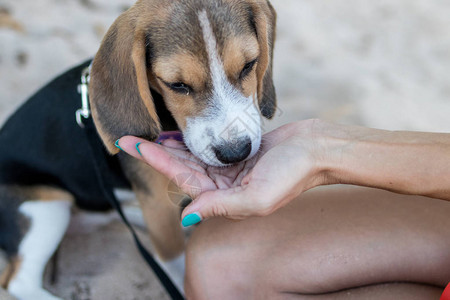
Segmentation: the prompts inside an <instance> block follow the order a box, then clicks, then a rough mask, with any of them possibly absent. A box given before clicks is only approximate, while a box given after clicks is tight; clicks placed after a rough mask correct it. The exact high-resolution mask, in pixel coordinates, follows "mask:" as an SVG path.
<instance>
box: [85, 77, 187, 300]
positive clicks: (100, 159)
mask: <svg viewBox="0 0 450 300" xmlns="http://www.w3.org/2000/svg"><path fill="white" fill-rule="evenodd" d="M88 85H89V71H88V68H86V69H84V70H83V74H82V77H81V85H80V93H81V99H82V101H81V102H82V107H81V108H80V109H78V110H77V111H76V120H77V123H78V125H79V126H80V127H81V128H84V131H85V133H86V137H87V140H88V142H89V146H90V150H91V155H92V162H93V166H94V167H95V174H96V175H97V182H98V183H99V188H100V189H101V190H102V193H103V194H104V196H105V198H106V199H107V200H108V201H109V203H110V204H111V205H112V207H114V208H115V209H116V210H117V212H118V213H119V215H120V217H121V218H122V220H123V222H124V223H125V225H126V226H127V227H128V229H129V230H130V232H131V234H132V235H133V239H134V242H135V243H136V247H137V248H138V250H139V252H140V253H141V255H142V257H143V258H144V259H145V261H146V262H147V264H148V265H149V266H150V267H151V268H152V270H153V272H154V273H155V275H156V276H157V277H158V279H159V280H160V282H161V284H162V285H163V286H164V288H165V289H166V291H167V293H168V294H169V295H170V297H171V298H172V299H174V300H178V299H184V297H183V296H182V295H181V293H180V292H179V291H178V289H177V288H176V287H175V285H174V284H173V282H172V280H170V278H169V277H168V276H167V274H166V273H165V272H164V271H163V270H162V268H161V266H160V265H159V264H158V263H157V262H156V261H155V259H154V257H153V256H152V255H151V254H150V252H149V251H148V250H147V249H146V248H145V247H144V246H143V245H142V243H141V241H140V240H139V238H138V236H137V234H136V232H135V231H134V228H133V226H131V224H130V223H129V222H128V219H127V218H126V216H125V214H124V213H123V211H122V207H121V205H120V203H119V201H117V199H116V197H115V195H114V193H113V189H112V186H111V185H110V184H109V183H110V182H113V181H114V178H113V176H111V175H110V173H108V170H109V165H108V161H107V159H106V158H105V157H104V156H102V155H101V154H102V153H101V152H102V151H101V149H102V148H103V143H102V142H101V141H100V139H99V138H98V134H97V130H96V129H95V126H94V121H93V120H92V117H91V114H90V110H89V101H88Z"/></svg>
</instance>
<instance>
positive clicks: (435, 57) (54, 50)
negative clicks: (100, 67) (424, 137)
mask: <svg viewBox="0 0 450 300" xmlns="http://www.w3.org/2000/svg"><path fill="white" fill-rule="evenodd" d="M131 4H132V1H126V0H78V1H75V0H73V1H69V0H33V1H25V0H0V123H2V122H3V121H4V120H5V119H6V117H7V116H8V115H10V114H11V113H12V112H13V111H14V110H15V109H16V108H17V107H18V106H19V105H20V104H21V103H22V102H23V101H24V100H25V99H26V98H27V97H28V96H29V95H31V94H32V93H33V92H35V91H36V90H37V89H38V88H39V87H40V86H42V85H43V84H45V83H46V82H47V81H48V80H50V79H51V78H53V77H55V76H56V75H57V74H59V73H61V72H63V71H64V70H65V69H67V68H69V67H71V66H73V65H76V64H77V63H80V62H82V61H84V60H85V59H87V58H89V57H92V56H93V55H94V54H95V52H96V49H97V48H98V46H99V44H100V42H101V39H102V37H103V35H104V33H105V32H106V30H107V29H108V27H109V26H110V24H111V23H112V22H113V20H114V19H115V18H116V17H117V16H118V15H119V14H120V13H121V12H122V11H123V10H124V9H126V8H127V7H129V6H130V5H131ZM273 4H274V6H275V7H276V9H277V11H278V21H279V22H278V25H279V26H278V34H277V44H276V50H275V59H274V63H275V65H274V69H275V71H274V80H275V85H276V87H277V92H278V99H279V104H278V106H279V111H278V114H277V116H276V119H275V120H274V121H272V122H267V123H266V124H265V127H264V129H265V130H266V131H268V130H270V129H272V128H274V127H276V126H279V125H281V124H284V123H287V122H290V121H293V120H298V119H306V118H322V119H326V120H329V121H333V122H339V123H351V124H359V125H364V126H370V127H376V128H384V129H389V130H421V131H441V132H449V131H450V117H449V116H450V75H449V70H450V18H449V17H448V16H449V15H450V1H445V0H395V1H388V0H380V1H369V0H334V1H327V0H314V1H313V0H273ZM4 146H5V145H2V147H4ZM0 171H1V170H0ZM74 214H75V220H76V221H74V222H73V223H72V227H71V230H70V232H69V233H68V234H67V236H66V238H65V239H64V241H63V243H62V245H61V249H60V251H59V264H58V266H57V270H58V273H57V274H58V276H57V282H56V283H53V284H51V283H50V281H49V279H48V278H47V279H46V286H47V287H48V288H50V289H51V290H52V291H53V292H55V293H56V294H57V295H59V296H61V297H63V298H65V299H73V300H81V299H85V300H87V299H92V300H103V299H108V300H113V299H168V298H167V296H165V295H164V292H163V291H162V290H161V287H160V286H159V283H158V282H156V281H155V279H154V277H153V275H152V274H151V272H150V271H149V270H148V269H147V267H146V266H145V264H143V263H142V260H141V258H140V257H139V254H138V253H137V251H136V249H135V248H134V245H133V244H132V241H131V238H130V235H129V234H128V232H127V231H126V229H125V228H124V227H123V225H122V224H121V223H120V221H118V220H117V218H114V217H111V215H110V214H109V215H108V214H107V215H104V214H98V215H96V216H95V218H94V219H96V220H100V221H99V222H100V223H103V224H101V225H97V226H94V225H93V224H92V222H88V221H86V220H87V219H90V217H92V216H91V215H88V217H87V218H86V213H85V212H75V213H74ZM0 295H1V292H0ZM2 299H3V298H2Z"/></svg>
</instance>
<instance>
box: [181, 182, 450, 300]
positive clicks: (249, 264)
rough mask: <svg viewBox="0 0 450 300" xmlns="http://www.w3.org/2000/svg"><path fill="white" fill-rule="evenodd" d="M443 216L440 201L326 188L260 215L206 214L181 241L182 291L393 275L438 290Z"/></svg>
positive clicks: (258, 288)
mask: <svg viewBox="0 0 450 300" xmlns="http://www.w3.org/2000/svg"><path fill="white" fill-rule="evenodd" d="M449 216H450V203H449V202H445V201H441V200H436V199H430V198H425V197H417V196H404V195H398V194H393V193H389V192H386V191H381V190H376V189H367V188H355V187H332V188H323V189H315V190H313V191H309V192H307V193H305V194H303V195H302V196H301V197H300V198H299V199H296V200H295V201H293V202H292V203H291V204H290V205H289V206H287V207H285V208H283V209H280V210H279V211H277V212H276V213H274V214H272V215H270V216H268V217H264V218H252V219H249V220H245V221H242V222H232V221H228V220H225V219H220V218H215V219H211V220H209V221H206V222H204V223H203V224H202V225H200V226H199V227H198V228H197V229H196V230H195V232H194V235H193V237H192V239H191V240H190V242H189V245H188V249H187V252H186V254H187V280H186V289H187V294H188V296H189V295H195V299H202V298H205V299H207V298H210V299H211V297H212V298H215V296H221V298H220V299H227V297H229V298H230V299H240V298H244V297H253V296H254V297H261V296H268V295H272V296H273V298H275V296H277V295H278V296H280V295H284V296H286V297H287V298H290V297H292V296H294V295H319V294H325V293H331V292H338V291H343V290H348V289H354V288H359V287H364V286H368V285H376V284H382V283H395V282H409V283H417V284H423V285H428V286H436V287H440V289H441V290H442V287H443V286H444V285H446V284H447V283H448V282H449V281H450V268H449V267H448V266H450V251H449V249H450V218H449ZM388 287H389V288H392V287H394V288H395V286H392V285H391V286H389V285H388ZM362 291H364V289H362ZM438 291H439V290H438ZM359 292H361V290H359ZM434 292H436V290H434ZM223 295H227V297H223ZM327 299H333V298H327ZM336 299H341V298H336ZM342 299H344V298H342Z"/></svg>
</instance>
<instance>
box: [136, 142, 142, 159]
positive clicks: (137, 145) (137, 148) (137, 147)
mask: <svg viewBox="0 0 450 300" xmlns="http://www.w3.org/2000/svg"><path fill="white" fill-rule="evenodd" d="M140 144H142V143H137V144H136V150H137V152H139V154H140V155H141V156H142V153H141V150H139V145H140Z"/></svg>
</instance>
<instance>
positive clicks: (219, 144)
mask: <svg viewBox="0 0 450 300" xmlns="http://www.w3.org/2000/svg"><path fill="white" fill-rule="evenodd" d="M275 22H276V14H275V11H274V10H273V8H272V6H271V5H270V3H269V2H268V1H267V0H217V1H209V0H176V1H173V0H171V1H169V0H141V1H138V2H137V3H136V4H135V5H134V6H133V7H131V8H130V9H129V10H128V11H126V12H125V13H123V14H122V15H121V16H120V17H119V18H118V19H117V20H116V21H115V23H114V24H113V25H112V27H111V28H110V29H109V31H108V33H107V34H106V36H105V38H104V40H103V42H102V44H101V47H100V49H99V51H98V53H97V55H96V57H95V59H94V62H93V65H92V71H91V83H90V90H89V92H90V99H91V107H92V113H93V117H94V121H95V123H96V126H97V129H98V132H99V134H100V136H101V138H102V140H103V142H104V143H105V145H106V147H107V149H108V150H109V151H110V152H111V153H113V154H114V153H117V151H118V150H117V149H116V148H115V147H114V142H115V141H116V140H117V139H119V138H120V137H122V136H124V135H135V136H139V137H143V138H145V139H148V140H155V139H156V138H157V137H158V135H159V133H160V131H161V123H160V120H159V118H158V113H157V111H156V109H155V103H154V101H153V96H152V92H153V95H154V94H156V93H158V94H160V95H161V96H162V98H163V99H164V104H165V106H166V107H167V109H168V110H169V111H170V113H171V114H172V116H173V118H174V119H175V121H176V123H177V125H178V127H179V129H180V130H181V131H182V132H183V138H184V141H185V143H186V145H187V146H188V148H189V149H190V151H191V152H192V153H193V154H194V155H196V156H197V157H199V158H200V159H201V160H203V161H204V162H205V163H207V164H209V165H213V166H224V165H228V164H231V163H235V162H239V161H242V160H245V159H247V158H250V157H251V156H253V155H254V154H255V153H256V152H257V151H258V149H259V146H260V143H261V117H260V116H261V115H262V116H264V117H266V118H269V119H270V118H272V116H273V115H274V112H275V108H276V98H275V89H274V86H273V81H272V53H273V42H274V34H275Z"/></svg>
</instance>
